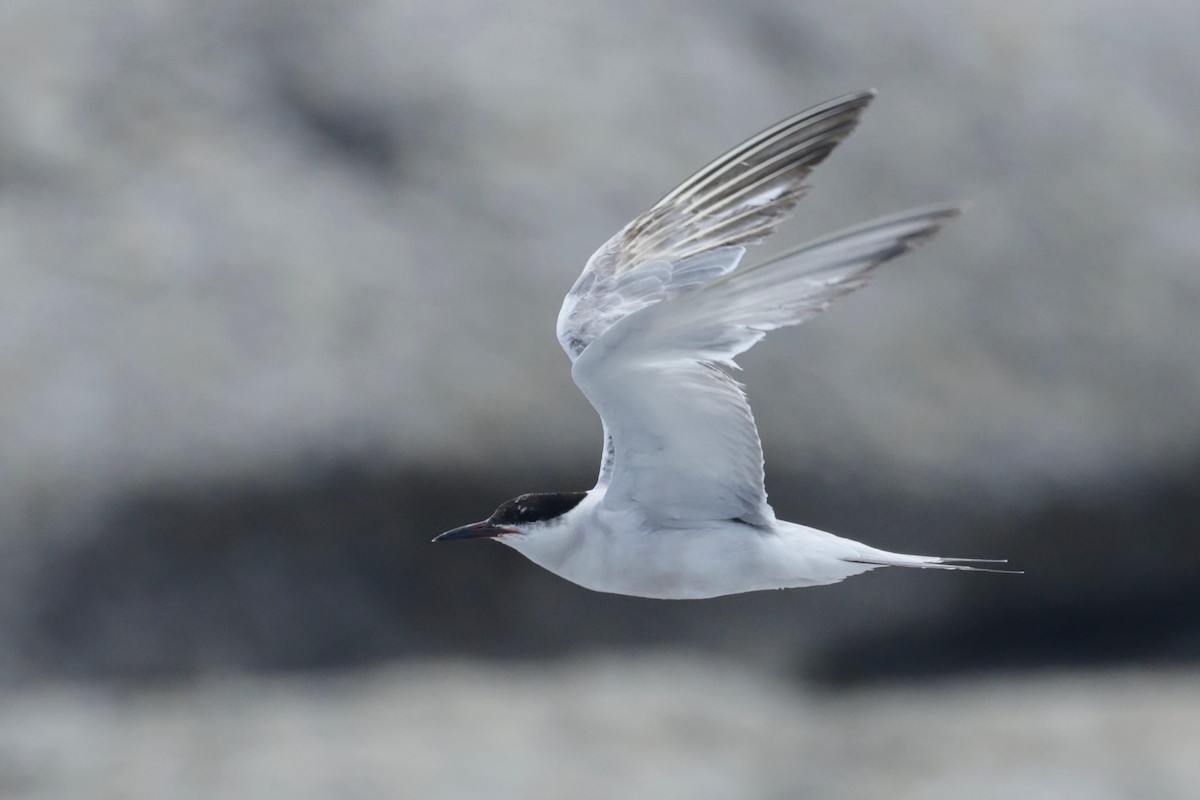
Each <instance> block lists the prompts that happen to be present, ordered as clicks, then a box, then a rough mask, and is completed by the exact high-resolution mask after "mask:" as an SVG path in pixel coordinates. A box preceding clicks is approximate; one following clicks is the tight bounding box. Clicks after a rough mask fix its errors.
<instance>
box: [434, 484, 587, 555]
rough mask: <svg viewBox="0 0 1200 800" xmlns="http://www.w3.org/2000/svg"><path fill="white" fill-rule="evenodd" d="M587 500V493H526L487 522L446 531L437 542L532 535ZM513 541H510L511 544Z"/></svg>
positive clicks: (547, 527)
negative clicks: (584, 499)
mask: <svg viewBox="0 0 1200 800" xmlns="http://www.w3.org/2000/svg"><path fill="white" fill-rule="evenodd" d="M585 497H587V492H545V493H541V494H523V495H521V496H520V497H514V498H513V499H512V500H509V501H508V502H506V503H502V504H501V505H500V507H499V508H497V509H496V510H495V511H494V512H493V513H492V515H491V516H490V517H488V518H487V519H485V520H484V521H483V522H475V523H472V524H470V525H464V526H462V527H461V528H455V529H454V530H452V531H446V532H445V533H443V534H442V535H441V536H438V537H437V538H435V539H434V540H433V541H435V542H453V541H458V540H460V539H495V538H497V537H505V536H511V535H514V534H521V535H524V536H528V535H530V534H536V533H537V532H538V531H540V530H544V529H549V528H550V527H552V526H553V525H554V524H555V522H556V521H559V520H560V518H561V517H562V516H563V515H564V514H566V513H567V512H568V511H570V510H571V509H573V508H575V506H577V505H579V503H580V502H581V501H582V500H583V498H585ZM508 543H510V542H506V544H508Z"/></svg>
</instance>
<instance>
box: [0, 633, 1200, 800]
mask: <svg viewBox="0 0 1200 800" xmlns="http://www.w3.org/2000/svg"><path fill="white" fill-rule="evenodd" d="M1198 677H1200V676H1197V675H1196V674H1195V673H1193V672H1154V671H1149V670H1147V671H1130V672H1121V673H1109V674H1095V673H1093V674H1087V673H1077V674H1076V673H1064V674H1061V675H1057V676H1048V677H1040V678H1032V677H1029V678H1016V677H1013V678H1007V679H994V680H989V681H979V682H973V681H962V682H958V683H952V684H931V685H928V686H924V687H896V688H891V689H877V690H873V691H870V692H865V693H856V694H841V695H832V696H822V695H818V694H812V693H809V692H805V691H799V690H797V689H795V688H792V687H789V686H787V685H784V684H781V683H779V682H777V681H775V680H772V679H770V678H767V677H765V676H763V675H759V674H755V673H753V672H748V671H745V670H740V669H735V668H732V667H722V666H720V665H716V664H712V663H706V662H704V661H701V660H698V659H696V658H693V657H686V656H681V655H675V656H660V657H656V658H642V659H636V660H629V659H615V658H612V659H605V660H588V661H579V662H573V663H565V664H560V665H555V666H547V665H544V664H542V665H538V664H529V665H525V666H518V665H515V664H512V665H500V664H487V663H478V664H469V663H436V662H434V663H427V664H420V665H412V666H407V667H394V668H388V669H380V670H377V671H374V672H370V673H363V674H357V675H353V674H343V675H336V676H329V677H325V678H315V677H314V678H304V679H277V680H267V679H263V680H255V681H249V680H237V681H221V680H216V681H213V682H210V683H206V684H204V685H201V686H198V687H193V688H176V689H159V690H140V691H111V692H109V691H105V690H102V689H98V688H92V689H83V688H72V687H62V686H57V687H56V686H47V687H43V688H38V689H31V690H28V691H26V692H23V693H20V694H17V695H15V696H9V697H6V698H5V700H4V703H3V705H0V793H3V795H4V796H5V797H8V798H13V800H76V799H77V798H81V797H120V798H128V799H129V800H141V798H146V800H150V799H151V798H155V799H157V798H163V797H171V798H176V799H177V800H190V799H191V798H196V799H197V800H199V799H200V798H204V800H207V799H208V798H213V797H220V798H227V799H228V800H235V799H236V798H254V800H272V798H281V799H282V798H287V800H310V799H311V800H328V798H333V797H336V798H353V799H354V800H373V799H374V798H409V797H411V798H422V799H423V800H435V799H436V800H441V799H442V798H464V799H465V798H478V797H486V798H492V799H493V800H504V799H505V798H514V800H516V799H518V798H519V799H520V800H531V799H534V800H536V799H537V798H546V800H552V799H553V800H557V798H564V797H570V798H578V800H590V799H591V798H597V799H599V798H605V799H607V798H614V797H654V798H662V799H663V800H670V799H671V798H688V800H710V799H711V800H718V798H730V800H756V799H757V798H782V797H805V798H814V799H819V798H830V799H832V798H838V799H839V800H849V799H850V798H885V797H886V798H890V799H891V800H907V799H908V798H912V799H913V800H917V798H920V800H942V799H943V798H944V799H945V800H962V798H973V799H978V800H993V798H994V800H1011V798H1014V797H1021V798H1031V800H1040V798H1046V799H1047V800H1051V799H1052V798H1053V799H1054V800H1057V799H1058V798H1068V797H1069V798H1071V799H1072V800H1125V799H1126V798H1131V797H1137V798H1155V800H1191V799H1192V798H1194V797H1196V796H1197V794H1198V793H1200V760H1197V759H1196V752H1197V749H1198V748H1200V693H1197V692H1196V691H1195V688H1196V685H1197V679H1198Z"/></svg>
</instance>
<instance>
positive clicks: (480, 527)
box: [433, 522, 516, 542]
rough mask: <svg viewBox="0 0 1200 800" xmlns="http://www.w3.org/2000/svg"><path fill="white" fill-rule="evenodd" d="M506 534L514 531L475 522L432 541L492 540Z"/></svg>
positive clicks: (487, 523) (488, 523)
mask: <svg viewBox="0 0 1200 800" xmlns="http://www.w3.org/2000/svg"><path fill="white" fill-rule="evenodd" d="M506 533H516V531H514V530H513V529H512V528H502V527H500V526H499V525H493V524H492V523H490V522H476V523H474V524H472V525H463V526H462V527H461V528H455V529H454V530H452V531H446V532H445V533H443V534H442V535H441V536H438V537H437V538H435V539H434V540H433V541H435V542H456V541H458V540H459V539H494V538H496V537H497V536H502V535H504V534H506Z"/></svg>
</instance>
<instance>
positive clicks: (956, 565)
mask: <svg viewBox="0 0 1200 800" xmlns="http://www.w3.org/2000/svg"><path fill="white" fill-rule="evenodd" d="M874 96H875V93H874V91H862V92H857V93H854V94H849V95H846V96H844V97H839V98H837V99H834V100H831V101H829V102H827V103H823V104H821V105H819V106H816V107H814V108H810V109H808V110H807V111H802V112H800V113H799V114H796V115H794V116H792V117H789V118H788V119H785V120H783V121H782V122H780V123H779V124H777V125H775V126H773V127H771V128H768V129H767V130H765V131H763V132H762V133H760V134H758V135H757V136H754V137H753V138H751V139H749V140H747V141H746V142H744V143H742V144H740V145H738V146H737V147H735V148H734V149H733V150H730V151H729V152H728V153H726V154H725V155H723V156H721V157H720V158H718V159H716V160H715V161H713V162H712V163H711V164H709V165H708V166H706V167H704V168H703V169H701V170H700V171H699V172H697V173H696V174H694V175H692V176H691V177H690V178H688V179H687V180H686V181H684V182H683V183H682V184H681V185H680V186H679V187H678V188H676V189H675V190H674V191H672V192H671V193H670V194H668V195H667V196H666V197H664V198H662V199H661V200H659V201H658V203H656V204H655V205H654V206H653V207H652V208H651V209H650V210H649V211H646V212H645V213H644V214H642V215H641V216H639V217H637V218H636V219H634V220H633V221H632V222H630V223H629V224H628V225H626V226H625V227H624V228H623V229H622V230H621V231H620V232H619V233H617V234H616V235H615V236H613V237H612V238H611V239H609V240H608V242H606V243H605V244H604V245H603V246H602V247H601V248H600V249H599V250H597V251H596V252H595V254H593V255H592V257H591V258H590V259H589V260H588V262H587V265H586V266H585V267H584V269H583V273H582V274H581V275H580V276H579V279H578V280H577V281H575V285H574V286H573V287H572V288H571V290H570V292H568V293H567V296H566V299H565V300H564V301H563V304H562V309H561V310H560V311H559V314H558V325H557V334H558V341H559V342H560V343H561V344H562V347H563V349H564V350H566V352H567V355H568V356H569V357H570V359H571V362H572V366H571V375H572V377H573V378H574V379H575V383H576V384H577V385H578V386H579V389H580V390H581V391H582V392H583V394H584V395H585V396H586V397H587V399H588V400H589V401H590V402H591V404H592V406H593V407H595V409H596V411H597V412H598V413H599V414H600V418H601V421H602V423H603V430H604V449H603V453H602V455H601V461H600V475H599V477H598V478H597V480H596V485H595V486H594V487H593V488H592V489H591V490H589V491H586V492H565V493H537V494H524V495H521V496H520V497H517V498H515V499H513V500H509V501H508V502H506V503H504V504H503V505H501V506H500V507H499V508H498V509H496V511H495V513H493V514H492V515H491V516H490V517H489V518H488V519H486V520H484V521H483V522H478V523H474V524H471V525H466V526H463V527H461V528H456V529H455V530H452V531H448V532H446V533H443V534H442V535H441V536H438V537H437V538H436V539H434V541H435V542H445V541H457V540H463V539H478V538H491V539H496V540H497V541H499V542H502V543H504V544H506V545H508V546H510V547H512V548H513V549H515V550H517V551H518V552H520V553H522V554H524V555H525V556H526V557H527V558H529V559H530V560H531V561H533V562H534V563H536V564H539V565H541V566H542V567H544V568H546V569H548V570H550V571H551V572H553V573H555V574H557V575H560V576H562V577H563V578H566V579H567V580H569V581H573V582H575V583H577V584H579V585H580V586H584V587H586V588H588V589H593V590H595V591H600V592H613V593H617V594H625V595H635V596H640V597H655V598H674V599H686V598H704V597H716V596H720V595H726V594H735V593H738V592H751V591H756V590H761V589H786V588H793V587H800V586H818V585H821V584H828V583H836V582H838V581H841V580H843V579H844V578H847V577H850V576H851V575H858V574H860V573H863V572H867V571H869V570H873V569H876V568H878V567H916V568H925V569H928V568H933V569H954V570H982V571H996V570H988V569H987V568H986V567H976V566H970V564H971V563H1003V562H1001V561H995V560H990V559H961V558H937V557H932V556H915V555H904V554H900V553H891V552H888V551H886V550H880V549H877V548H874V547H871V546H870V545H866V544H862V543H860V542H856V541H853V540H851V539H845V538H842V537H840V536H835V535H834V534H832V533H826V532H825V531H820V530H816V529H815V528H809V527H806V526H804V525H799V524H796V523H794V522H785V521H784V520H781V519H778V518H777V517H776V516H775V513H774V511H773V510H772V509H771V506H770V504H769V503H768V502H767V494H766V491H765V489H764V487H763V454H762V445H761V443H760V441H759V437H758V431H757V429H756V427H755V424H754V418H753V416H752V415H751V413H750V406H749V404H748V403H747V400H746V395H745V393H744V391H743V387H742V386H741V385H740V384H739V383H737V382H736V381H735V380H734V379H733V378H732V377H731V376H730V373H729V370H730V369H733V368H736V364H735V363H734V359H735V358H736V357H737V356H738V355H740V354H741V353H743V352H745V351H746V350H748V349H749V348H750V347H752V346H753V345H754V344H756V343H757V342H759V341H760V340H761V339H762V338H763V337H764V336H765V335H766V334H767V332H768V331H772V330H775V329H776V328H783V327H786V326H789V325H797V324H799V323H801V322H804V321H806V320H808V319H809V318H810V317H812V316H813V315H815V314H816V313H817V312H819V311H822V310H824V309H825V308H826V307H827V306H828V305H829V304H830V303H831V302H832V301H833V300H834V299H836V298H838V297H840V296H842V295H844V294H847V293H849V292H851V291H853V290H855V289H857V288H859V287H861V286H863V285H865V284H866V283H867V280H868V278H869V277H870V276H871V273H872V272H874V270H875V269H876V268H877V267H878V266H879V265H881V264H883V263H884V262H886V261H889V260H891V259H893V258H895V257H896V256H899V255H902V254H904V253H906V252H908V251H909V250H911V249H912V248H913V247H914V246H916V245H917V244H919V243H921V242H923V241H925V240H926V239H928V238H930V237H931V236H933V234H934V233H936V232H937V230H938V229H939V228H940V227H941V226H942V225H943V224H944V223H945V222H946V221H948V220H950V219H951V218H953V217H954V216H956V215H957V214H958V209H957V208H955V207H953V206H937V207H928V208H922V209H918V210H913V211H908V212H905V213H903V214H898V215H895V216H890V217H886V218H882V219H877V220H874V221H872V222H868V223H866V224H864V225H860V226H858V227H854V228H851V229H848V230H844V231H842V232H840V233H835V234H833V235H832V236H827V237H824V238H822V239H819V240H816V241H813V242H810V243H809V244H806V245H804V246H802V247H800V248H798V249H795V250H791V251H789V252H787V253H784V254H783V255H780V256H776V257H774V258H771V259H770V260H767V261H763V262H761V263H757V264H754V265H752V266H742V256H743V255H744V254H745V252H746V247H747V246H750V245H754V244H758V243H759V242H761V241H762V240H763V239H764V238H765V237H766V236H767V235H768V234H770V233H771V232H772V231H773V230H774V228H775V226H776V225H777V224H778V223H779V222H781V221H782V220H784V219H785V218H787V217H789V216H790V215H791V213H792V208H793V207H794V206H795V205H796V203H797V201H799V200H800V198H801V197H802V196H803V194H804V193H805V190H806V186H805V184H804V180H805V178H806V177H807V176H808V174H809V172H811V171H812V169H813V167H815V166H816V165H817V164H820V163H821V162H822V161H823V160H824V159H825V157H826V156H828V155H829V153H830V152H831V151H832V150H833V149H834V147H836V146H837V145H838V143H839V142H841V141H842V140H843V139H844V138H846V136H847V135H849V133H850V132H851V131H852V130H854V127H855V125H857V123H858V120H859V117H860V115H861V114H862V112H863V110H864V109H865V108H866V107H867V105H868V104H869V103H870V102H871V100H872V99H873V98H874Z"/></svg>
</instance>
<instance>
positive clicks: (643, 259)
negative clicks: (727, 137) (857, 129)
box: [557, 91, 875, 361]
mask: <svg viewBox="0 0 1200 800" xmlns="http://www.w3.org/2000/svg"><path fill="white" fill-rule="evenodd" d="M874 96H875V93H874V92H873V91H864V92H857V93H855V94H849V95H846V96H844V97H839V98H837V99H835V100H831V101H829V102H828V103H823V104H822V105H819V106H816V107H814V108H810V109H808V110H807V111H802V112H800V113H799V114H796V115H795V116H792V117H790V118H788V119H785V120H784V121H782V122H780V123H779V124H777V125H775V126H773V127H771V128H768V129H767V130H765V131H763V132H762V133H760V134H758V135H757V136H754V137H753V138H751V139H749V140H748V141H746V142H744V143H742V144H741V145H738V146H737V147H735V148H734V149H733V150H730V151H729V152H728V153H726V154H725V155H723V156H721V157H720V158H718V159H717V160H715V161H713V162H712V163H711V164H709V165H708V166H706V167H705V168H704V169H702V170H700V171H699V172H697V173H696V174H695V175H693V176H692V177H690V178H688V179H687V180H686V181H684V182H683V183H682V184H681V185H680V186H679V187H678V188H677V189H675V190H674V191H673V192H671V193H670V194H668V195H667V196H666V197H664V198H663V199H662V200H659V201H658V203H656V204H655V205H654V207H653V208H651V209H650V210H649V211H647V212H646V213H644V214H642V215H641V216H639V217H638V218H637V219H635V220H633V222H630V223H629V224H628V225H626V226H625V227H624V228H623V229H622V230H621V231H620V232H619V233H618V234H617V235H616V236H614V237H612V238H611V239H610V240H609V241H608V242H606V243H605V244H604V246H603V247H601V248H600V249H599V250H597V251H596V252H595V254H593V255H592V257H591V258H590V259H588V263H587V265H586V266H585V267H584V269H583V273H582V274H581V275H580V276H579V279H578V280H577V281H576V282H575V285H574V286H573V287H571V291H570V292H568V293H567V296H566V298H565V299H564V300H563V305H562V309H561V311H560V312H559V315H558V329H557V333H558V340H559V342H560V343H561V344H562V347H563V349H564V350H566V351H567V355H568V356H570V358H571V360H572V361H574V360H575V359H576V358H578V357H579V354H580V353H582V352H583V350H584V348H586V347H587V346H588V345H589V344H591V343H592V342H593V341H594V340H595V339H596V337H598V336H600V335H601V334H602V333H604V331H606V330H608V328H609V327H611V326H612V324H613V323H615V322H616V321H617V320H619V319H621V318H622V317H625V316H627V315H629V314H631V313H633V312H635V311H637V310H639V309H642V308H645V307H646V306H648V305H650V304H652V303H656V302H658V301H660V300H663V299H665V298H667V297H672V296H674V295H677V294H679V293H680V292H684V291H687V290H689V289H694V288H696V287H698V286H702V285H704V284H706V283H708V282H709V281H711V280H713V279H715V278H718V277H720V276H721V275H725V274H727V273H729V272H732V271H733V270H734V269H735V268H736V267H737V265H738V262H739V261H740V260H741V257H742V254H743V252H744V248H743V245H750V244H756V243H758V242H760V241H762V239H763V237H765V236H767V235H768V234H770V233H771V232H772V231H773V230H774V227H775V225H776V224H777V223H778V222H779V221H780V220H782V219H784V218H785V217H787V216H788V215H789V213H790V212H791V209H792V207H793V206H794V205H795V204H796V203H797V202H798V201H799V200H800V198H801V196H803V194H804V190H805V186H804V185H803V181H804V179H805V177H807V175H808V174H809V172H811V171H812V168H813V167H815V166H816V165H817V164H819V163H821V162H822V161H823V160H824V159H825V157H826V156H828V155H829V153H830V152H831V151H832V150H833V148H834V147H836V146H837V144H838V143H839V142H840V141H842V139H844V138H846V136H847V135H849V133H850V132H851V131H852V130H854V126H855V125H856V124H857V123H858V118H859V116H860V115H861V114H862V111H863V109H864V108H866V107H867V105H868V104H869V103H870V102H871V100H872V98H874Z"/></svg>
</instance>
